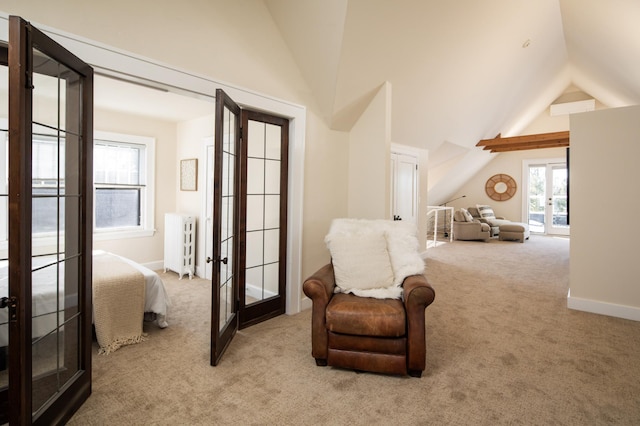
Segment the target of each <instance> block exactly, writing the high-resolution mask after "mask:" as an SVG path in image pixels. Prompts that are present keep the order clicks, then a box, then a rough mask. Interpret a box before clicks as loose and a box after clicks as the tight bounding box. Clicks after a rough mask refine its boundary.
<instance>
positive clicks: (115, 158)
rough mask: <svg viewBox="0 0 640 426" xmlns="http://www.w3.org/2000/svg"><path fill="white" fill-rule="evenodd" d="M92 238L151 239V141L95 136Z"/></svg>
mask: <svg viewBox="0 0 640 426" xmlns="http://www.w3.org/2000/svg"><path fill="white" fill-rule="evenodd" d="M93 147H94V151H93V177H94V178H93V184H94V188H95V191H94V236H95V237H96V238H97V239H103V238H105V239H107V238H109V237H114V238H122V237H127V236H146V235H153V232H154V220H153V219H154V216H153V211H154V209H153V206H154V195H155V194H154V188H153V182H154V174H153V173H154V172H153V170H154V167H153V163H154V159H155V139H154V138H149V137H142V136H133V135H124V134H118V133H106V132H95V134H94V142H93Z"/></svg>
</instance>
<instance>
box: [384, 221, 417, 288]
mask: <svg viewBox="0 0 640 426" xmlns="http://www.w3.org/2000/svg"><path fill="white" fill-rule="evenodd" d="M391 223H392V225H391V226H390V228H389V229H388V230H387V232H386V237H387V249H388V250H389V257H390V258H391V267H392V268H393V275H394V282H393V284H394V285H397V286H401V285H402V282H403V281H404V279H405V278H407V277H408V276H410V275H417V274H423V273H424V260H422V258H421V257H420V253H419V251H418V247H419V243H418V230H417V228H416V226H415V224H413V223H410V222H402V221H396V222H391Z"/></svg>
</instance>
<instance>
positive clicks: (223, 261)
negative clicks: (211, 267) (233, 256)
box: [207, 257, 229, 265]
mask: <svg viewBox="0 0 640 426" xmlns="http://www.w3.org/2000/svg"><path fill="white" fill-rule="evenodd" d="M218 261H220V262H222V263H224V264H225V265H226V264H227V262H228V261H229V258H228V257H225V258H224V259H219V260H218ZM211 262H213V259H212V258H210V257H207V263H211Z"/></svg>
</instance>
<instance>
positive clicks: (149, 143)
mask: <svg viewBox="0 0 640 426" xmlns="http://www.w3.org/2000/svg"><path fill="white" fill-rule="evenodd" d="M93 140H94V144H95V141H109V142H115V143H118V144H127V143H129V144H137V145H144V147H145V156H144V157H145V158H144V159H143V163H144V171H143V172H144V174H143V175H142V176H141V177H142V179H141V181H142V182H143V183H144V187H143V188H142V190H141V196H140V226H138V227H123V228H108V229H98V228H97V227H96V226H95V205H96V196H95V187H96V184H95V182H94V184H93V186H94V191H93V205H94V219H93V222H94V223H93V239H94V240H96V241H106V240H118V239H123V238H139V237H151V236H153V235H154V233H155V231H156V229H155V159H156V154H155V149H156V140H155V138H152V137H148V136H137V135H127V134H123V133H113V132H104V131H99V130H96V131H94V132H93Z"/></svg>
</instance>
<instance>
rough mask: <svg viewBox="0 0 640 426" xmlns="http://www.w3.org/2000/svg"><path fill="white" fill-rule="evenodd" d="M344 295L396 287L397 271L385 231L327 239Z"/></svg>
mask: <svg viewBox="0 0 640 426" xmlns="http://www.w3.org/2000/svg"><path fill="white" fill-rule="evenodd" d="M325 241H326V243H327V246H328V247H329V251H330V252H331V260H332V262H333V271H334V274H335V277H336V285H337V286H338V287H340V290H341V291H342V292H345V293H348V292H350V291H351V290H354V289H355V290H364V289H371V288H386V287H389V286H390V285H392V283H393V270H392V269H391V261H390V260H389V254H388V252H387V241H386V239H385V236H384V233H383V232H382V231H378V232H370V233H365V234H359V235H345V234H335V235H328V236H327V238H326V239H325Z"/></svg>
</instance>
